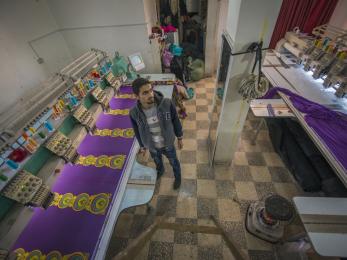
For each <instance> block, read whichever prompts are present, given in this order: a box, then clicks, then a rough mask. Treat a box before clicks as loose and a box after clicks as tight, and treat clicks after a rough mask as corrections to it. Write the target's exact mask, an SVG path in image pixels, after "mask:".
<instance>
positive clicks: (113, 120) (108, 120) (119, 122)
mask: <svg viewBox="0 0 347 260" xmlns="http://www.w3.org/2000/svg"><path fill="white" fill-rule="evenodd" d="M96 127H97V128H98V129H115V128H130V127H132V125H131V122H130V118H129V116H123V115H117V116H114V115H105V114H101V115H100V116H99V118H98V120H97V121H96Z"/></svg>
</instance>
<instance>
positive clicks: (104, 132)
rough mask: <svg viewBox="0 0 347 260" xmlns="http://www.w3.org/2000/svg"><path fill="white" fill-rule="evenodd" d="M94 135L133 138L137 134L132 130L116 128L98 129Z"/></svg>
mask: <svg viewBox="0 0 347 260" xmlns="http://www.w3.org/2000/svg"><path fill="white" fill-rule="evenodd" d="M94 135H97V136H111V137H124V138H133V137H134V135H135V133H134V129H132V128H124V129H122V128H116V129H96V130H95V131H94Z"/></svg>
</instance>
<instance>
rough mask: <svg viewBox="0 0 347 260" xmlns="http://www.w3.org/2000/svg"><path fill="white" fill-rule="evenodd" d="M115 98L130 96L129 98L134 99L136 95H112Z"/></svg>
mask: <svg viewBox="0 0 347 260" xmlns="http://www.w3.org/2000/svg"><path fill="white" fill-rule="evenodd" d="M114 97H115V98H130V99H135V98H136V96H135V95H134V94H120V95H116V96H114Z"/></svg>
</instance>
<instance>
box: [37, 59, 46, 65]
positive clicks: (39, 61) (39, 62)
mask: <svg viewBox="0 0 347 260" xmlns="http://www.w3.org/2000/svg"><path fill="white" fill-rule="evenodd" d="M36 61H37V63H38V64H42V63H44V62H45V60H44V59H43V58H38V59H37V60H36Z"/></svg>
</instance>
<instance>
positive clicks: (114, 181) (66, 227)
mask: <svg viewBox="0 0 347 260" xmlns="http://www.w3.org/2000/svg"><path fill="white" fill-rule="evenodd" d="M130 90H131V89H130ZM130 90H129V87H122V88H121V93H122V94H130V93H131V92H130ZM111 102H112V103H113V105H114V107H117V108H121V109H130V108H131V107H132V106H133V104H134V103H135V101H134V100H130V99H114V101H111ZM111 102H110V103H111ZM118 103H119V104H118ZM96 126H97V128H99V129H106V128H107V129H115V128H130V127H132V126H131V123H130V118H129V116H114V115H105V114H101V115H100V116H99V118H98V120H97V123H96ZM133 142H134V139H133V138H121V137H108V136H103V137H101V136H91V135H87V136H86V138H85V139H84V140H83V141H82V142H81V144H80V146H79V147H78V153H80V154H81V155H84V156H86V155H95V156H98V155H117V154H124V155H126V156H127V157H128V155H129V152H130V150H131V147H132V145H133ZM125 165H126V162H125V164H124V166H125ZM124 166H123V169H122V170H115V169H111V168H108V167H100V168H97V167H94V166H87V167H86V166H82V165H72V164H67V165H65V166H64V168H63V170H62V172H61V174H60V175H59V176H58V178H57V180H56V182H55V184H54V186H53V187H52V191H54V192H58V193H61V194H64V193H69V192H70V193H73V194H74V195H77V194H80V193H88V194H89V195H95V194H99V193H111V194H112V195H113V194H114V193H115V192H116V191H117V189H118V184H119V182H120V180H121V178H122V174H123V171H124V168H125V167H124ZM111 198H112V196H111ZM110 204H111V202H110ZM110 204H109V205H110ZM108 209H109V207H108ZM108 209H107V210H108ZM105 218H106V214H105V215H95V214H92V213H90V212H88V211H85V210H82V211H79V212H77V211H74V210H73V209H71V208H66V209H59V208H58V207H55V206H52V207H49V208H48V209H47V210H43V209H38V208H36V209H35V212H34V215H33V217H32V218H31V220H30V221H29V223H28V225H27V226H26V227H25V229H24V230H23V232H22V233H21V234H20V236H19V238H18V239H17V241H16V242H15V244H14V245H13V246H12V250H15V249H18V248H24V250H26V251H32V250H40V251H41V252H42V253H44V254H47V253H49V252H51V251H53V250H57V251H59V252H60V253H61V254H62V255H66V254H71V253H73V252H82V253H89V254H90V256H92V255H93V252H94V250H95V247H96V245H97V242H98V239H99V236H100V232H101V229H102V226H103V224H104V221H105Z"/></svg>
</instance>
